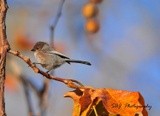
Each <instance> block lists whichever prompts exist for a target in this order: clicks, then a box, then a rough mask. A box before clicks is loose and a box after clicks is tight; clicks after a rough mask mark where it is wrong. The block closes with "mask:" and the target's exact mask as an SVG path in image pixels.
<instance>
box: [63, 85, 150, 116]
mask: <svg viewBox="0 0 160 116" xmlns="http://www.w3.org/2000/svg"><path fill="white" fill-rule="evenodd" d="M65 97H71V98H72V99H73V101H74V109H73V114H72V115H73V116H118V115H119V116H136V115H137V114H139V115H141V114H142V116H148V113H147V111H146V109H145V107H144V106H145V104H144V99H143V97H142V96H141V94H140V93H139V92H130V91H124V90H114V89H105V88H102V89H93V88H82V89H77V90H74V91H71V92H68V93H67V94H65Z"/></svg>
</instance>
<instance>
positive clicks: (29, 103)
mask: <svg viewBox="0 0 160 116" xmlns="http://www.w3.org/2000/svg"><path fill="white" fill-rule="evenodd" d="M20 80H21V82H22V86H23V89H24V93H25V97H26V100H27V106H28V115H29V116H33V114H34V111H33V108H32V100H31V96H30V92H29V83H28V81H27V80H26V79H25V78H24V77H23V76H21V78H20Z"/></svg>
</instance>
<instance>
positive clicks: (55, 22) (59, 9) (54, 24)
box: [50, 0, 65, 45]
mask: <svg viewBox="0 0 160 116" xmlns="http://www.w3.org/2000/svg"><path fill="white" fill-rule="evenodd" d="M64 2H65V0H61V1H60V3H59V7H58V10H57V14H56V16H55V20H54V21H53V23H52V24H51V26H50V34H51V36H50V38H51V39H50V43H51V45H53V42H54V30H55V28H56V25H57V23H58V21H59V18H60V17H61V14H62V8H63V4H64Z"/></svg>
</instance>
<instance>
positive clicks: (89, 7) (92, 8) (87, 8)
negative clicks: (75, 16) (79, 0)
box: [82, 3, 98, 18]
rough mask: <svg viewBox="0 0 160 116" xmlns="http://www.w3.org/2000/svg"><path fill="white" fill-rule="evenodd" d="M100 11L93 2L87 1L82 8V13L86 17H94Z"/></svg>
mask: <svg viewBox="0 0 160 116" xmlns="http://www.w3.org/2000/svg"><path fill="white" fill-rule="evenodd" d="M97 13H98V8H97V6H96V5H95V4H93V3H87V4H85V5H84V6H83V8H82V14H83V16H84V17H85V18H93V17H94V16H96V15H97Z"/></svg>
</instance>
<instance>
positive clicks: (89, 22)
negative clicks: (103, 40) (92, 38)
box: [82, 0, 102, 33]
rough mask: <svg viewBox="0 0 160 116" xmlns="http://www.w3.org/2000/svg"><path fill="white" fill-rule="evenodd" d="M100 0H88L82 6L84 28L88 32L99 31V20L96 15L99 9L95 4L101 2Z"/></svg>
mask: <svg viewBox="0 0 160 116" xmlns="http://www.w3.org/2000/svg"><path fill="white" fill-rule="evenodd" d="M101 2H102V0H89V2H88V3H86V4H85V5H84V6H83V8H82V14H83V16H84V17H85V18H86V24H85V30H86V31H87V32H89V33H96V32H98V31H99V28H100V26H99V22H98V21H97V19H96V17H97V15H98V12H99V9H98V7H97V4H99V3H101Z"/></svg>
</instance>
